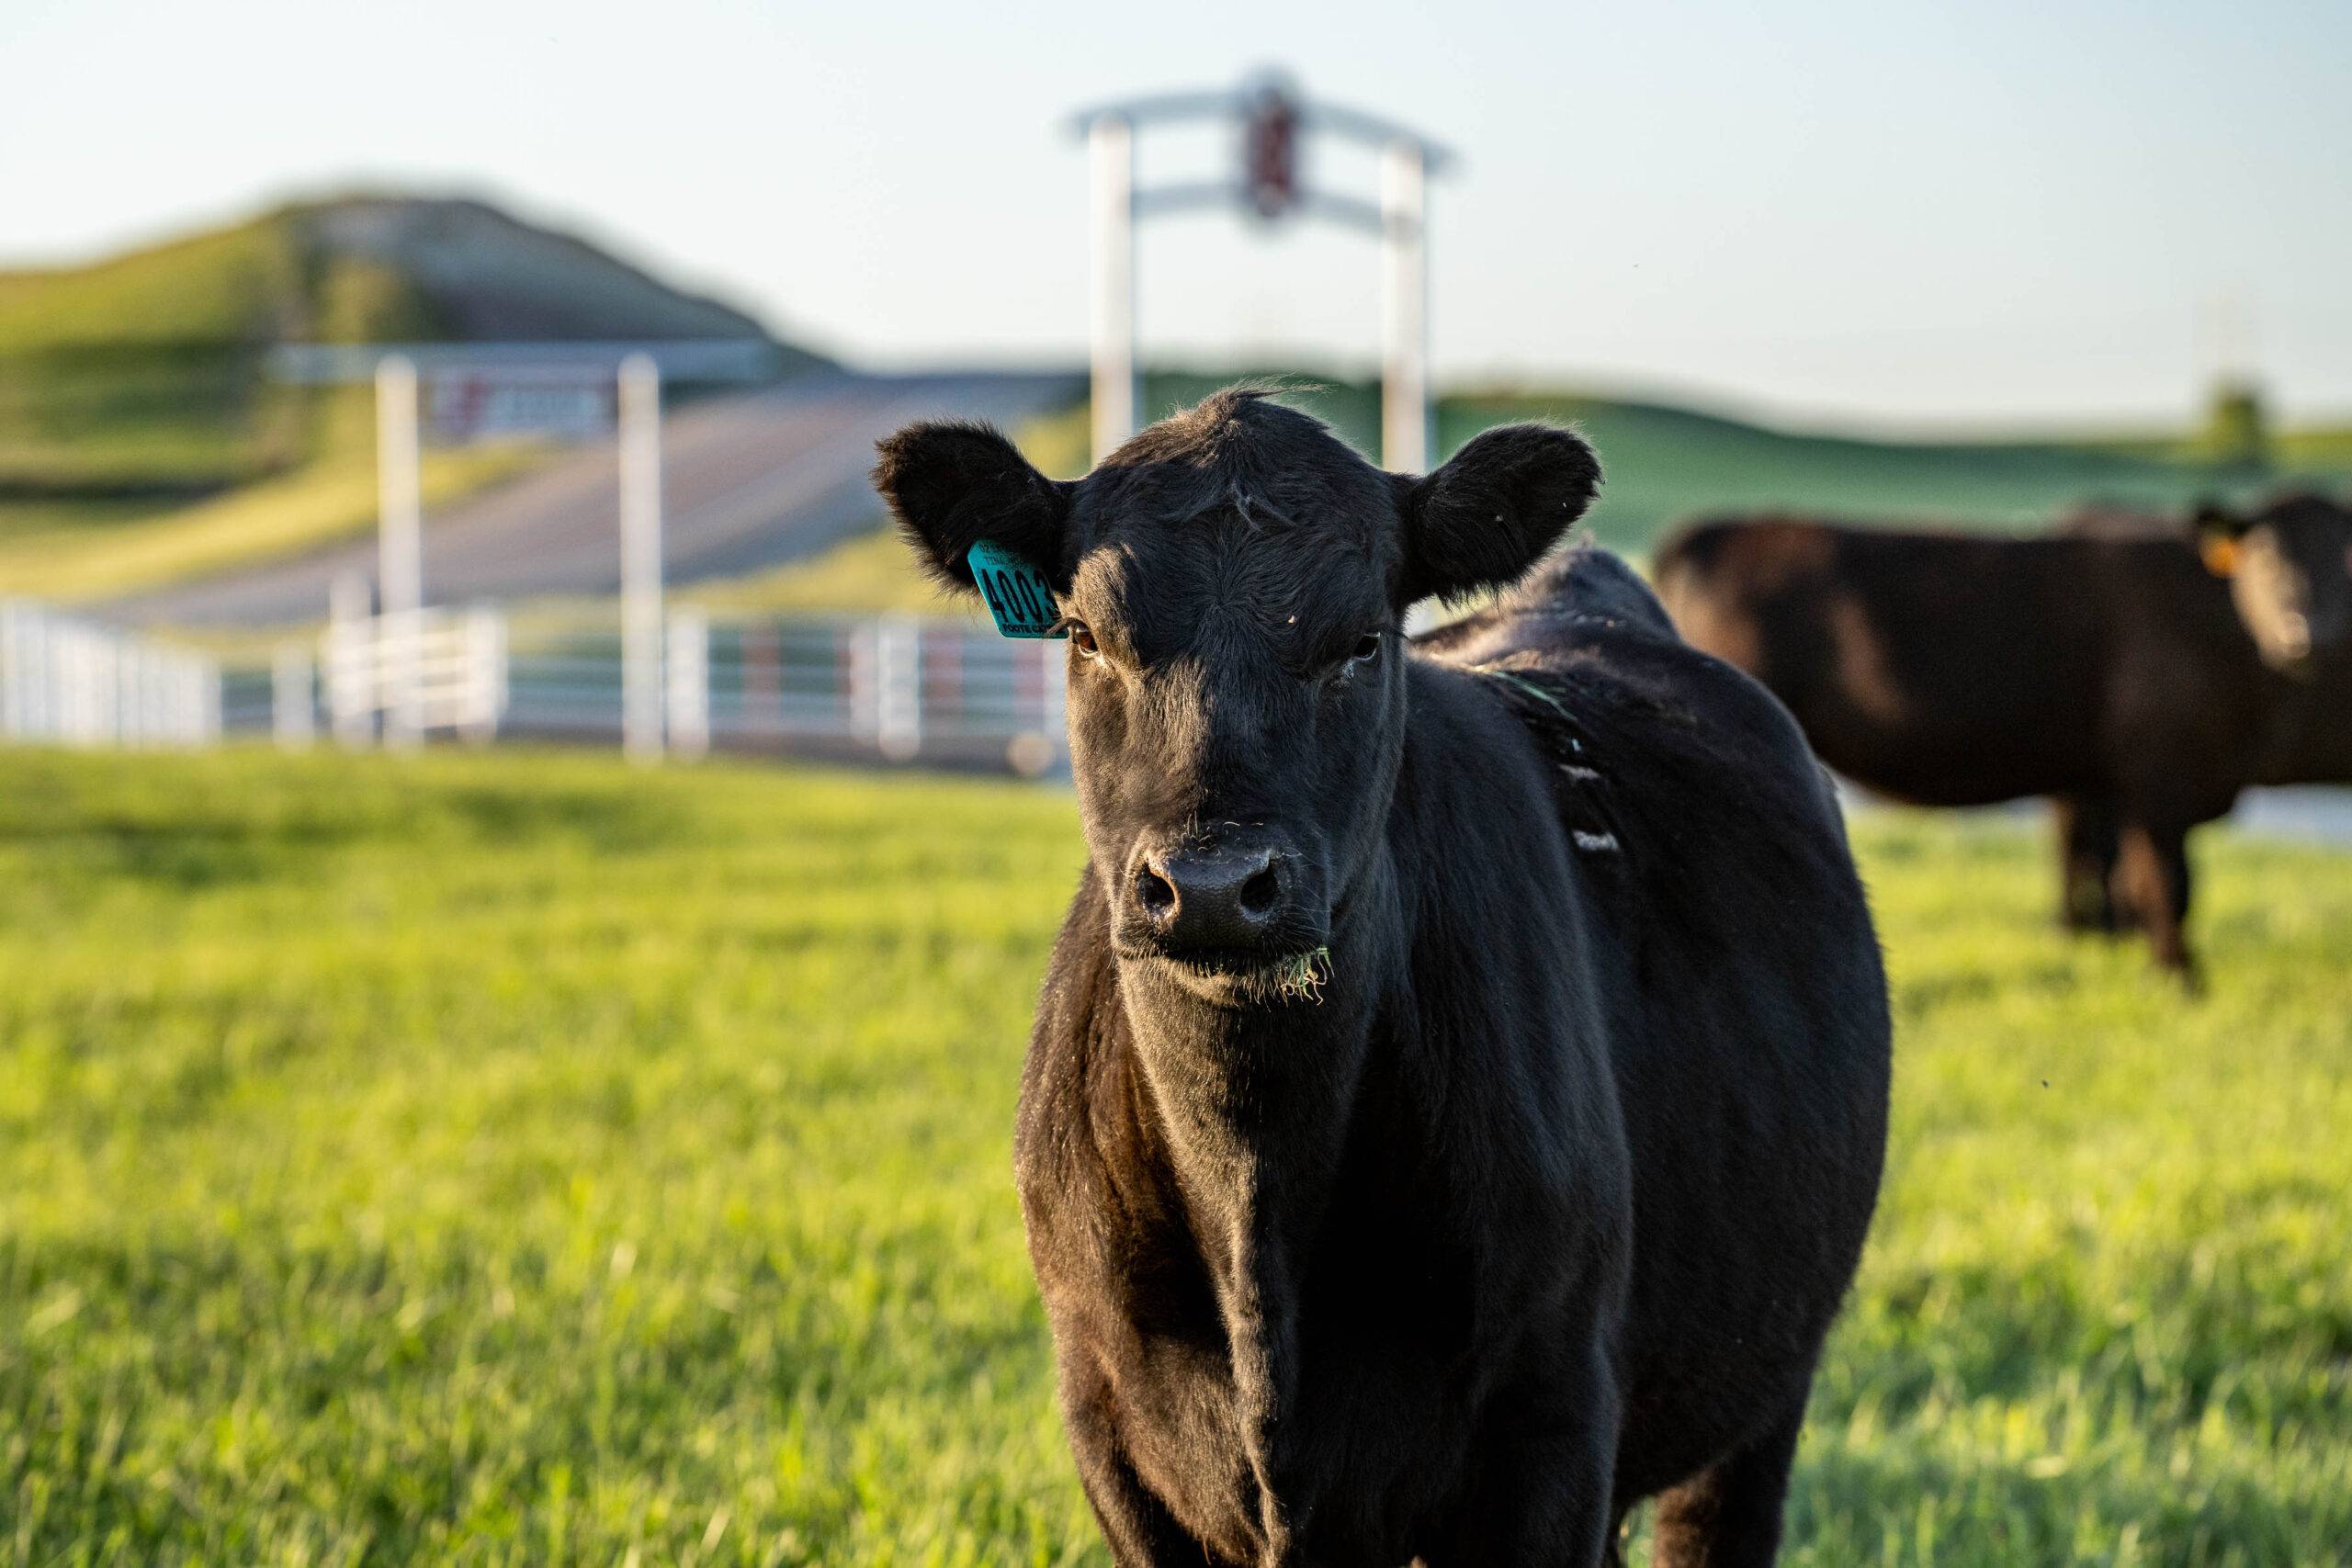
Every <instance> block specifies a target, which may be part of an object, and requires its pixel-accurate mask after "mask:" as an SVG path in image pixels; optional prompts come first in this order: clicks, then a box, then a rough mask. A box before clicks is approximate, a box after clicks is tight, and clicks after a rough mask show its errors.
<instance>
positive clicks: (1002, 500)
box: [875, 389, 1600, 1005]
mask: <svg viewBox="0 0 2352 1568" xmlns="http://www.w3.org/2000/svg"><path fill="white" fill-rule="evenodd" d="M1599 479H1600V469H1599V466H1598V465H1597V463H1596V462H1595V461H1594V458H1593V455H1592V452H1591V449H1590V448H1589V447H1588V446H1586V445H1585V444H1584V443H1583V442H1582V441H1580V440H1578V439H1577V437H1576V436H1574V435H1572V434H1568V433H1567V432H1566V431H1562V430H1554V429H1549V428H1544V427H1541V426H1535V425H1517V426H1511V427H1509V428H1505V429H1499V430H1493V431H1489V432H1487V434H1483V435H1481V436H1479V437H1478V438H1476V440H1474V441H1472V442H1471V443H1470V444H1469V445H1468V446H1465V447H1464V448H1463V449H1462V451H1461V453H1460V454H1459V455H1458V456H1456V457H1454V458H1453V460H1452V461H1451V462H1449V463H1447V464H1446V465H1445V466H1444V467H1442V468H1439V469H1438V470H1437V471H1436V472H1434V473H1432V474H1430V475H1428V476H1427V477H1426V478H1423V477H1418V476H1404V475H1392V474H1386V473H1383V472H1382V471H1380V470H1379V469H1377V468H1374V467H1373V466H1372V465H1371V464H1369V463H1367V462H1365V461H1364V460H1363V458H1361V457H1357V456H1356V455H1355V454H1354V453H1353V452H1351V450H1349V448H1348V447H1347V446H1344V445H1342V444H1341V443H1340V441H1338V440H1337V439H1335V438H1334V437H1333V436H1332V435H1331V434H1330V433H1329V431H1328V430H1326V429H1325V428H1324V427H1323V426H1322V425H1321V424H1320V423H1317V422H1316V421H1315V420H1313V419H1311V418H1309V417H1308V416H1306V414H1303V413H1300V412H1296V411H1295V410H1293V409H1289V408H1285V407H1283V406H1282V405H1281V404H1279V403H1276V402H1272V401H1270V400H1267V398H1266V396H1265V395H1264V394H1262V393H1261V392H1258V391H1255V390H1250V389H1230V390H1227V391H1224V392H1220V393H1218V394H1217V395H1216V396H1215V397H1212V398H1210V399H1209V400H1207V401H1205V402H1204V403H1202V404H1200V405H1199V406H1198V407H1197V408H1194V409H1192V410H1191V411H1189V412H1185V413H1182V414H1179V415H1177V416H1176V417H1174V418H1172V419H1169V420H1165V421H1162V422H1161V423H1158V424H1155V425H1153V426H1152V427H1151V428H1149V429H1148V430H1146V431H1145V432H1143V434H1140V435H1137V436H1136V438H1135V439H1134V440H1132V441H1130V442H1128V443H1127V444H1126V446H1123V447H1121V448H1120V449H1119V450H1118V451H1117V452H1115V453H1114V454H1113V455H1112V456H1111V457H1110V458H1109V459H1108V460H1107V461H1105V462H1104V463H1103V464H1102V465H1101V466H1100V467H1099V468H1096V469H1095V470H1094V471H1093V472H1092V473H1091V474H1089V475H1088V476H1087V477H1086V478H1084V479H1077V480H1071V481H1063V482H1056V481H1053V480H1049V479H1046V478H1045V477H1043V476H1042V475H1040V474H1039V473H1038V472H1037V471H1036V470H1035V468H1031V467H1030V465H1029V464H1028V463H1027V462H1026V461H1024V460H1023V458H1022V457H1021V455H1020V454H1019V453H1018V452H1017V451H1015V450H1014V449H1013V447H1012V444H1011V443H1010V442H1008V441H1006V440H1005V439H1004V438H1003V437H1002V436H1001V435H999V434H996V433H995V432H994V431H992V430H989V429H986V428H983V427H979V426H974V425H967V424H917V425H913V426H910V427H909V428H908V429H906V430H903V431H900V432H899V434H896V435H894V436H892V437H890V438H889V439H888V440H887V441H885V442H883V443H882V446H881V461H880V463H879V464H878V465H877V466H876V469H875V482H876V486H877V488H879V489H880V491H882V493H883V495H884V496H885V497H886V498H888V501H889V502H890V507H891V510H892V512H893V513H895V514H896V516H897V518H898V521H899V526H900V527H901V528H902V529H903V530H904V531H905V533H906V536H907V537H908V539H909V540H910V542H911V543H912V545H913V546H914V547H915V550H916V553H917V554H918V555H919V556H920V557H921V558H922V559H923V561H924V562H925V564H926V565H927V566H928V567H929V568H930V570H932V572H933V574H934V575H935V576H936V577H937V578H938V579H939V580H940V581H942V582H943V583H945V584H947V585H949V586H950V587H953V588H956V589H960V590H963V591H965V592H970V591H971V589H972V578H971V575H970V572H969V570H968V569H967V565H966V562H965V557H966V554H967V551H969V550H970V548H971V547H972V546H973V545H974V544H975V543H976V542H978V541H979V540H983V539H986V540H989V541H992V542H993V543H995V544H997V545H1000V546H1003V547H1007V548H1010V549H1012V550H1014V551H1017V552H1018V553H1019V554H1021V555H1023V556H1024V557H1026V558H1028V559H1029V560H1030V561H1031V562H1033V563H1034V564H1035V566H1037V567H1038V568H1039V570H1043V571H1044V572H1045V573H1046V576H1047V577H1048V579H1050V580H1051V581H1052V583H1053V586H1054V592H1055V597H1056V600H1057V605H1058V608H1059V609H1060V611H1061V613H1062V615H1063V616H1064V619H1065V622H1066V624H1067V626H1068V627H1069V639H1070V640H1069V647H1070V654H1069V727H1070V759H1071V764H1072V767H1073V770H1074V772H1075V773H1076V777H1077V784H1078V796H1079V807H1080V815H1081V817H1082V818H1083V820H1084V825H1085V830H1086V837H1087V842H1088V846H1089V848H1090V849H1091V852H1092V856H1093V863H1094V866H1095V868H1096V871H1097V873H1098V874H1100V875H1101V876H1102V877H1103V881H1104V891H1105V893H1106V894H1107V896H1108V897H1109V900H1110V906H1111V909H1112V912H1113V919H1114V945H1115V947H1116V950H1117V952H1118V954H1119V956H1120V958H1121V960H1122V961H1123V962H1125V963H1130V964H1153V965H1156V966H1159V967H1161V968H1163V969H1165V970H1166V971H1167V972H1169V973H1170V974H1171V975H1173V976H1177V977H1178V979H1179V981H1180V983H1182V984H1183V985H1184V986H1185V987H1187V988H1188V989H1190V990H1192V991H1193V992H1194V993H1195V994H1196V995H1198V996H1200V997H1203V998H1206V999H1208V1000H1211V1001H1215V1002H1219V1003H1222V1004H1226V1005H1240V1004H1244V1003H1252V1002H1261V1001H1269V1000H1272V999H1275V998H1280V997H1281V996H1283V995H1284V994H1285V987H1283V985H1281V984H1280V983H1279V982H1280V979H1281V978H1282V977H1283V976H1304V975H1305V974H1306V973H1308V966H1309V965H1311V964H1312V962H1313V960H1314V958H1315V956H1316V955H1317V953H1319V952H1320V951H1321V950H1323V949H1324V948H1326V947H1327V945H1328V944H1329V941H1330V938H1331V931H1332V928H1333V921H1334V919H1335V917H1336V916H1337V915H1339V914H1340V913H1341V912H1342V911H1344V909H1345V908H1346V904H1347V899H1348V897H1349V894H1350V891H1351V888H1352V887H1353V886H1355V885H1356V883H1357V882H1358V880H1359V878H1360V877H1361V876H1362V875H1363V872H1364V870H1365V868H1366V867H1367V866H1368V865H1369V864H1370V863H1371V862H1372V857H1373V856H1374V853H1375V852H1376V850H1377V846H1378V844H1379V842H1380V840H1381V834H1382V831H1383V828H1384V825H1385V818H1386V816H1387V812H1388V807H1389V802H1390V796H1391V794H1392V791H1393V788H1394V785H1395V781H1396V778H1397V764H1398V759H1399V756H1400V754H1401V743H1402V739H1403V732H1404V724H1405V701H1406V699H1405V670H1404V649H1402V648H1401V647H1400V646H1399V636H1398V629H1399V622H1400V620H1401V618H1402V616H1403V614H1404V611H1405V608H1406V607H1407V606H1408V605H1409V604H1412V603H1414V602H1415V601H1416V600H1419V599H1421V598H1424V597H1426V596H1429V595H1430V594H1442V595H1449V596H1456V595H1464V594H1469V593H1472V592H1476V591H1478V590H1481V589H1485V588H1489V587H1493V586H1496V585H1498V584H1502V583H1506V582H1509V581H1511V580H1513V579H1514V578H1516V577H1518V576H1519V575H1520V574H1521V572H1522V571H1524V570H1526V569H1527V568H1528V567H1529V566H1530V565H1531V564H1532V563H1533V562H1534V561H1535V560H1536V559H1537V558H1540V557H1541V556H1543V554H1544V552H1545V551H1546V550H1547V549H1548V548H1549V547H1551V546H1552V544H1553V543H1554V541H1555V540H1556V539H1557V538H1558V537H1559V536H1560V535H1561V533H1562V531H1563V530H1565V529H1566V527H1567V526H1568V525H1570V524H1571V523H1573V522H1574V521H1575V520H1576V519H1577V516H1578V515H1579V514H1581V513H1583V511H1584V509H1585V507H1586V506H1587V505H1588V504H1589V502H1590V501H1591V498H1592V494H1593V491H1594V488H1595V486H1596V485H1597V483H1598V482H1599Z"/></svg>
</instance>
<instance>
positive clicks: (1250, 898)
mask: <svg viewBox="0 0 2352 1568" xmlns="http://www.w3.org/2000/svg"><path fill="white" fill-rule="evenodd" d="M1282 891H1283V888H1282V879H1281V878H1280V877H1278V876H1276V875H1275V874H1274V868H1273V867H1272V866H1271V865H1270V866H1267V867H1266V868H1265V869H1264V870H1262V871H1261V872H1259V873H1257V874H1255V875H1253V876H1252V877H1250V880H1249V881H1247V882H1245V883H1243V884H1242V885H1241V912H1242V913H1243V914H1245V915H1247V916H1249V917H1250V919H1253V920H1262V919H1265V918H1266V917H1267V916H1268V915H1271V914H1272V913H1273V912H1274V903H1275V900H1277V899H1278V898H1280V897H1282Z"/></svg>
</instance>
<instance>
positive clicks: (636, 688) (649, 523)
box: [620, 354, 662, 761]
mask: <svg viewBox="0 0 2352 1568" xmlns="http://www.w3.org/2000/svg"><path fill="white" fill-rule="evenodd" d="M620 469H621V472H620V491H621V749H622V750H624V751H626V752H627V753H628V755H629V756H630V757H631V758H633V759H635V760H636V761H659V760H660V759H661V756H662V371H661V368H660V367H658V366H656V365H655V364H654V362H653V358H652V356H651V355H645V354H632V355H629V356H628V358H627V359H624V360H623V361H621V369H620Z"/></svg>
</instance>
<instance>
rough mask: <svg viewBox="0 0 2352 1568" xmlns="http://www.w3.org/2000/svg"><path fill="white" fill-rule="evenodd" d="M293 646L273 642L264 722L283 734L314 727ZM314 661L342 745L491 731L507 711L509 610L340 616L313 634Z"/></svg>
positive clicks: (288, 736) (297, 736)
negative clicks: (269, 709) (268, 717)
mask: <svg viewBox="0 0 2352 1568" xmlns="http://www.w3.org/2000/svg"><path fill="white" fill-rule="evenodd" d="M299 655H300V649H299V646H298V647H297V648H294V649H280V650H279V653H278V660H279V664H278V666H277V668H274V670H273V673H272V698H273V707H274V708H276V709H277V711H276V712H274V713H273V715H272V721H271V725H270V728H271V729H272V731H273V732H274V733H275V734H277V736H278V738H279V739H281V740H288V741H301V740H307V739H309V738H310V736H311V733H312V731H313V729H314V728H315V721H314V719H313V717H312V716H311V714H310V713H308V712H307V711H305V710H306V705H308V704H309V703H310V702H311V701H313V700H314V699H313V698H312V697H311V694H310V693H309V692H308V691H307V690H306V688H305V683H304V682H303V681H302V679H301V677H300V674H299V673H298V669H299V665H298V660H299ZM319 662H320V667H321V671H322V677H323V679H322V684H323V685H324V687H325V694H326V708H327V724H328V728H331V729H332V730H333V731H334V736H335V739H338V740H341V741H343V742H345V744H347V745H366V744H368V742H370V741H371V740H374V739H377V738H378V737H379V735H380V736H381V738H382V739H383V740H384V741H385V743H386V744H388V745H402V744H413V743H415V742H416V741H418V740H421V739H424V736H425V735H426V734H428V733H429V732H431V731H434V730H448V731H451V732H454V733H455V734H457V735H458V736H459V737H461V738H463V739H468V740H473V741H483V740H488V739H491V738H492V737H493V736H495V735H496V734H497V733H498V724H499V719H500V718H501V717H502V716H503V715H504V713H505V711H506V667H507V659H506V617H505V616H503V615H500V614H499V613H498V612H497V611H495V610H481V609H477V610H466V611H452V610H411V611H407V612H405V613H403V614H397V615H337V616H336V617H334V619H333V620H331V621H330V622H328V624H327V629H326V631H325V633H324V634H323V635H322V636H321V637H320V638H319ZM277 669H282V670H283V671H284V674H283V675H282V676H281V675H279V674H278V673H277ZM281 684H282V685H283V686H284V691H283V701H282V703H281V702H280V701H279V700H278V699H279V691H278V688H279V686H280V685H281Z"/></svg>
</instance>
